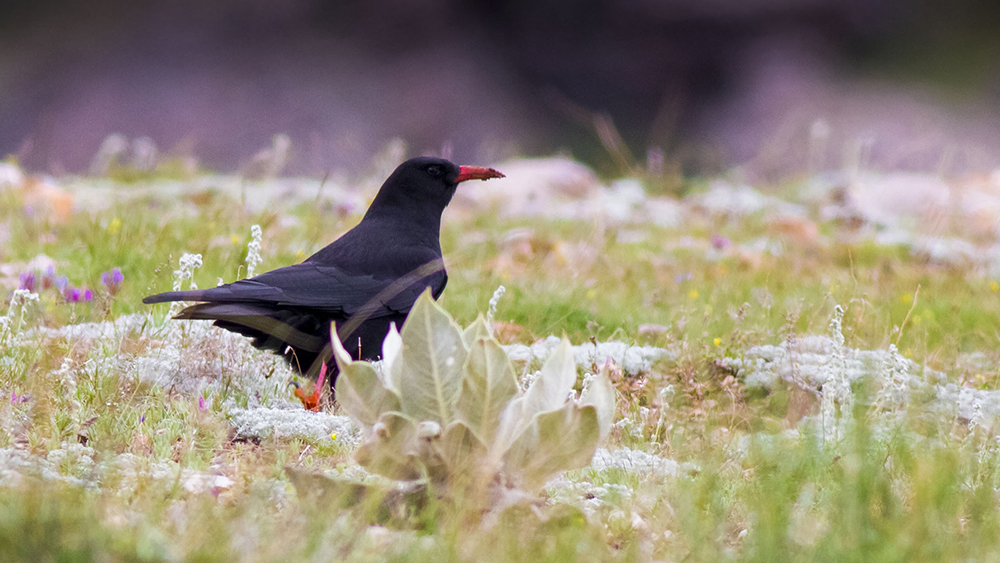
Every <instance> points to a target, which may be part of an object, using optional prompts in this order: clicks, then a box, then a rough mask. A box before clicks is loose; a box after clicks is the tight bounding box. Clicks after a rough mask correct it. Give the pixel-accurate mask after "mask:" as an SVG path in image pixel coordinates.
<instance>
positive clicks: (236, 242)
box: [229, 235, 240, 244]
mask: <svg viewBox="0 0 1000 563" xmlns="http://www.w3.org/2000/svg"><path fill="white" fill-rule="evenodd" d="M229 240H230V241H231V242H232V243H233V244H239V243H240V237H238V236H236V235H232V236H231V237H229Z"/></svg>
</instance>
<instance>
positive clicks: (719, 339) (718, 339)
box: [715, 338, 722, 346]
mask: <svg viewBox="0 0 1000 563" xmlns="http://www.w3.org/2000/svg"><path fill="white" fill-rule="evenodd" d="M715 345H716V346H722V339H721V338H716V339H715Z"/></svg>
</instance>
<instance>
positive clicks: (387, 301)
mask: <svg viewBox="0 0 1000 563" xmlns="http://www.w3.org/2000/svg"><path fill="white" fill-rule="evenodd" d="M447 279H448V278H447V275H446V274H445V272H444V266H443V264H442V262H441V260H440V258H437V259H435V260H432V261H430V262H428V263H425V264H424V265H422V266H419V267H417V268H414V269H413V270H412V271H410V272H408V273H406V274H403V275H402V276H394V275H387V276H384V277H380V276H376V275H371V274H357V273H352V272H348V271H346V270H343V269H340V268H337V267H335V266H325V265H320V264H316V263H311V262H304V263H302V264H296V265H294V266H287V267H285V268H278V269H277V270H272V271H270V272H267V273H264V274H261V275H259V276H256V277H254V278H250V279H245V280H240V281H237V282H234V283H230V284H226V285H221V286H219V287H213V288H209V289H195V290H190V291H171V292H167V293H160V294H157V295H151V296H149V297H147V298H145V299H143V303H163V302H167V301H198V302H205V303H251V304H261V305H269V306H271V307H292V308H298V309H308V310H312V311H316V312H322V313H326V314H328V315H331V316H340V315H343V316H351V315H354V314H355V313H357V312H358V311H363V312H365V313H366V315H367V316H381V315H383V314H388V313H390V312H397V313H405V312H407V311H409V310H410V308H411V307H412V306H413V302H414V301H416V298H417V297H418V296H419V295H420V293H421V292H422V291H423V290H424V289H425V288H427V287H430V289H431V291H432V293H433V294H434V295H435V296H438V295H440V294H441V291H443V290H444V286H445V284H446V283H447Z"/></svg>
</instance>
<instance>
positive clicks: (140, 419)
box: [139, 413, 146, 424]
mask: <svg viewBox="0 0 1000 563" xmlns="http://www.w3.org/2000/svg"><path fill="white" fill-rule="evenodd" d="M143 422H146V413H142V416H140V417H139V424H142V423H143Z"/></svg>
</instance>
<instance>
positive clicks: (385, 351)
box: [382, 323, 403, 392]
mask: <svg viewBox="0 0 1000 563" xmlns="http://www.w3.org/2000/svg"><path fill="white" fill-rule="evenodd" d="M402 351H403V339H402V337H400V335H399V331H398V330H396V323H392V324H390V325H389V332H387V333H386V334H385V340H383V341H382V374H383V375H384V376H385V385H386V387H389V388H390V389H392V390H394V391H396V392H399V379H397V378H395V377H394V375H393V374H394V373H395V374H396V375H398V374H399V373H400V370H397V369H394V368H395V366H396V364H398V363H399V361H398V360H399V354H400V352H402Z"/></svg>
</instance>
